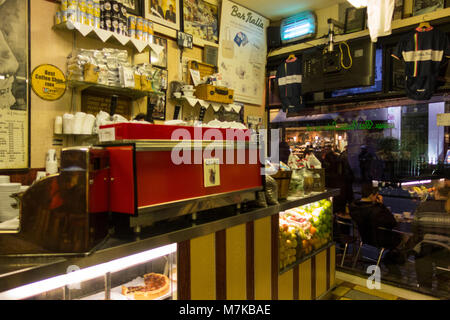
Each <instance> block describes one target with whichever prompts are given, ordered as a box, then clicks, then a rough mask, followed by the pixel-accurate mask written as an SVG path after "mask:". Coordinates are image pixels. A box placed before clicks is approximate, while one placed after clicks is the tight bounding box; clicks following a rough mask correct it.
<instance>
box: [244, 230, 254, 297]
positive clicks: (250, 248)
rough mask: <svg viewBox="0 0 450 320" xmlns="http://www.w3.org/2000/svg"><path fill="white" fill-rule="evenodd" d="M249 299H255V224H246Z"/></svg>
mask: <svg viewBox="0 0 450 320" xmlns="http://www.w3.org/2000/svg"><path fill="white" fill-rule="evenodd" d="M245 228H246V230H245V237H246V243H245V245H246V270H247V271H246V281H247V300H255V224H254V222H253V221H251V222H247V223H246V225H245Z"/></svg>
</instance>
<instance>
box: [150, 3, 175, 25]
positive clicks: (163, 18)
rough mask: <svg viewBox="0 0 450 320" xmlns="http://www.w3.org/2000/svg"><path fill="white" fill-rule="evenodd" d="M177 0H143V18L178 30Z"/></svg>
mask: <svg viewBox="0 0 450 320" xmlns="http://www.w3.org/2000/svg"><path fill="white" fill-rule="evenodd" d="M178 1H179V0H145V15H144V16H145V18H146V19H149V20H151V21H153V22H156V23H159V24H161V25H163V26H166V27H169V28H173V29H175V30H180V3H179V2H178Z"/></svg>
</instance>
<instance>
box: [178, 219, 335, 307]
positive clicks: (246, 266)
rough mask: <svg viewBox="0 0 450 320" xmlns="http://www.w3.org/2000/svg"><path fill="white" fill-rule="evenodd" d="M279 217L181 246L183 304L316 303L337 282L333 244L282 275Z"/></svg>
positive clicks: (211, 235) (208, 236)
mask: <svg viewBox="0 0 450 320" xmlns="http://www.w3.org/2000/svg"><path fill="white" fill-rule="evenodd" d="M278 219H279V216H278V215H274V216H271V217H266V218H263V219H259V220H255V221H252V222H248V223H246V224H242V225H238V226H235V227H232V228H229V229H225V230H221V231H218V232H216V233H213V234H210V235H207V236H203V237H199V238H195V239H191V240H187V241H184V242H181V243H179V244H178V267H177V270H178V299H180V300H314V299H316V298H318V297H320V296H321V295H322V294H324V293H325V292H327V291H328V290H329V289H330V288H331V287H332V286H333V285H334V282H335V247H334V246H332V247H330V248H328V249H327V250H324V251H322V252H320V253H319V254H317V255H316V256H314V257H312V258H311V259H309V260H307V261H305V262H303V263H301V264H299V265H298V266H296V267H295V268H293V269H291V270H289V271H287V272H285V273H283V274H281V275H279V273H278V230H279V229H278Z"/></svg>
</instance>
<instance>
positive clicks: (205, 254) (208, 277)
mask: <svg viewBox="0 0 450 320" xmlns="http://www.w3.org/2000/svg"><path fill="white" fill-rule="evenodd" d="M190 250H191V299H192V300H215V299H216V262H215V234H214V233H213V234H210V235H207V236H203V237H199V238H195V239H192V240H191V249H190Z"/></svg>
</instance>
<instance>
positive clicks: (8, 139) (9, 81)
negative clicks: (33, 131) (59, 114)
mask: <svg viewBox="0 0 450 320" xmlns="http://www.w3.org/2000/svg"><path fill="white" fill-rule="evenodd" d="M27 13H28V1H23V0H9V1H0V51H1V52H2V54H1V57H0V169H26V168H28V166H29V154H28V153H29V151H28V150H29V139H28V137H29V134H28V130H29V120H28V113H29V109H28V101H29V96H28V91H29V90H28V88H29V86H28V68H29V67H28V16H27Z"/></svg>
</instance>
